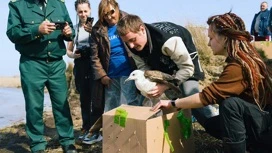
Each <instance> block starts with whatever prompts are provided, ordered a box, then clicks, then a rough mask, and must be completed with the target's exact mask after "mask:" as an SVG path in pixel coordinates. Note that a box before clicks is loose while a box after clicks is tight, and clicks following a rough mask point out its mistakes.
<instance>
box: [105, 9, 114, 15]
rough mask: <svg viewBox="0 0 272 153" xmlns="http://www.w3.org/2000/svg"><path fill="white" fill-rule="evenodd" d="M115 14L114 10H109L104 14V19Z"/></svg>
mask: <svg viewBox="0 0 272 153" xmlns="http://www.w3.org/2000/svg"><path fill="white" fill-rule="evenodd" d="M114 13H115V9H114V8H113V9H111V10H110V11H109V12H107V13H106V14H104V17H108V16H112V15H113V14H114Z"/></svg>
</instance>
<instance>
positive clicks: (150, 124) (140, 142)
mask: <svg viewBox="0 0 272 153" xmlns="http://www.w3.org/2000/svg"><path fill="white" fill-rule="evenodd" d="M120 110H125V113H124V114H123V117H120V116H119V115H120V114H119V115H118V111H120ZM183 112H184V114H185V116H186V117H189V119H191V112H190V110H183ZM158 113H159V112H153V111H150V107H140V106H129V105H121V106H120V107H118V108H115V109H113V110H111V111H108V112H106V113H104V114H103V153H171V152H172V151H171V148H170V145H169V143H168V142H167V138H166V137H165V134H164V122H165V120H168V121H169V123H170V124H169V126H168V127H167V131H168V135H169V140H170V141H171V143H170V144H172V146H173V148H174V151H173V152H174V153H194V139H193V132H192V129H191V136H190V138H188V139H183V138H182V135H181V128H180V123H179V121H178V119H177V114H178V113H177V112H174V113H169V114H166V115H158ZM126 115H127V116H126ZM121 116H122V115H121ZM118 122H119V123H118Z"/></svg>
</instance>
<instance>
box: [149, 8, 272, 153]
mask: <svg viewBox="0 0 272 153" xmlns="http://www.w3.org/2000/svg"><path fill="white" fill-rule="evenodd" d="M207 23H208V25H209V29H208V37H209V43H208V45H209V46H210V47H211V49H212V51H213V54H214V55H223V56H226V63H227V65H226V66H225V68H224V71H223V72H222V74H221V75H220V77H219V79H218V80H217V81H215V82H213V83H211V84H210V85H209V86H207V87H205V88H204V89H203V90H202V92H200V93H197V94H194V95H192V96H189V97H186V98H180V99H177V100H175V101H173V100H172V101H169V100H161V101H160V102H159V103H158V104H157V105H156V106H154V107H153V108H152V110H154V111H156V110H158V109H160V108H171V107H178V108H182V109H187V108H199V107H203V106H206V105H209V104H219V115H218V116H215V117H212V118H210V119H208V120H207V122H206V123H205V129H206V131H207V132H208V133H209V134H210V135H212V136H214V137H216V138H219V139H222V140H223V144H224V145H223V146H224V152H226V153H244V152H246V148H247V146H250V147H251V149H252V148H258V149H259V148H260V145H261V146H263V147H262V148H264V147H267V148H268V147H271V145H269V144H271V140H272V136H271V135H272V134H271V133H272V130H271V128H272V119H271V118H272V117H271V116H272V115H271V114H272V98H271V94H272V91H271V88H272V83H271V77H270V76H271V71H270V70H269V68H268V67H267V66H266V64H265V63H264V61H263V60H262V59H261V57H260V56H259V54H258V52H257V51H256V49H255V48H254V47H253V46H252V44H251V43H250V41H251V40H252V38H251V36H250V34H249V32H247V31H246V30H245V24H244V22H243V20H242V19H241V18H240V17H238V16H237V15H236V14H234V13H226V14H222V15H216V16H212V17H210V18H209V19H208V21H207ZM269 131H270V132H269ZM269 134H270V135H269ZM250 152H254V151H252V150H251V151H250Z"/></svg>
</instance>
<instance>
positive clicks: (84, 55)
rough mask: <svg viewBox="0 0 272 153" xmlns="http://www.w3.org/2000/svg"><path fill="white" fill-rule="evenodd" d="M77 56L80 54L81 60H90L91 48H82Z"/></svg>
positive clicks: (77, 52)
mask: <svg viewBox="0 0 272 153" xmlns="http://www.w3.org/2000/svg"><path fill="white" fill-rule="evenodd" d="M76 54H80V55H81V58H88V57H90V56H91V47H89V46H82V47H81V48H79V49H78V50H77V51H76Z"/></svg>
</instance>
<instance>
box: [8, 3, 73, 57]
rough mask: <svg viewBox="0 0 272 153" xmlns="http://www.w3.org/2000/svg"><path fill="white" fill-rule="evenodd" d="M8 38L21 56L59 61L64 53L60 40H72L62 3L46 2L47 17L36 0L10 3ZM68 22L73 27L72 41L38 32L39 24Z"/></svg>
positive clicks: (56, 35) (67, 15)
mask: <svg viewBox="0 0 272 153" xmlns="http://www.w3.org/2000/svg"><path fill="white" fill-rule="evenodd" d="M9 10H10V11H9V17H8V25H7V32H6V34H7V36H8V38H9V39H10V40H11V41H12V42H13V43H14V44H15V48H16V50H18V51H19V52H20V53H21V54H22V55H25V56H30V57H37V58H47V57H48V56H49V57H51V58H59V57H61V56H63V55H65V54H66V46H65V44H64V41H63V40H66V41H69V40H73V38H74V35H75V32H74V29H73V23H72V21H71V19H70V17H69V14H68V11H67V8H66V6H65V3H64V0H48V1H47V4H46V15H45V14H44V12H43V11H42V10H41V9H40V7H39V6H38V5H37V4H36V0H11V1H10V2H9ZM44 20H48V21H50V22H55V21H67V22H68V23H69V25H70V27H71V28H72V31H73V34H72V37H71V38H66V37H64V36H63V35H62V34H61V30H55V31H54V32H52V33H50V34H49V35H42V34H40V33H39V25H40V24H41V23H42V22H43V21H44Z"/></svg>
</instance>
